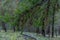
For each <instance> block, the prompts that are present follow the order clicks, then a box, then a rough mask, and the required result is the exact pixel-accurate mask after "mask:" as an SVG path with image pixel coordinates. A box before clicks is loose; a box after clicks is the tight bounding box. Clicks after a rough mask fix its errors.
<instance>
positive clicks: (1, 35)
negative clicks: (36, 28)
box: [0, 32, 60, 40]
mask: <svg viewBox="0 0 60 40" xmlns="http://www.w3.org/2000/svg"><path fill="white" fill-rule="evenodd" d="M24 33H25V32H24ZM25 34H28V35H31V34H32V36H33V35H34V37H35V38H36V40H60V37H54V38H47V37H43V36H41V35H37V34H35V33H29V32H26V33H25ZM0 40H25V38H24V36H23V35H21V34H20V32H0ZM26 40H35V39H32V38H29V37H27V39H26Z"/></svg>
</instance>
